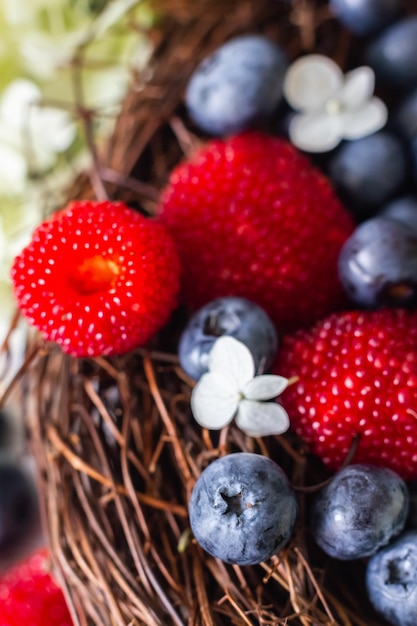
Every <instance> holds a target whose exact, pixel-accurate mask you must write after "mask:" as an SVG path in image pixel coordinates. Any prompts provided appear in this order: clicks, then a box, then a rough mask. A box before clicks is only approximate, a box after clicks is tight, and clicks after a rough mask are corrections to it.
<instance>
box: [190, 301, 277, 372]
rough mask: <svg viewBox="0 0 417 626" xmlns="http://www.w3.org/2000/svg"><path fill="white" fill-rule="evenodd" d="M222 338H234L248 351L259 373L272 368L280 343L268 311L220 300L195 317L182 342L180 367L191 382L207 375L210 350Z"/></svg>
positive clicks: (206, 306)
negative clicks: (191, 379) (225, 336)
mask: <svg viewBox="0 0 417 626" xmlns="http://www.w3.org/2000/svg"><path fill="white" fill-rule="evenodd" d="M222 335H229V336H231V337H234V338H235V339H238V340H239V341H241V342H242V343H244V344H245V345H246V346H247V347H248V348H249V350H250V351H251V353H252V356H253V359H254V361H255V368H256V371H259V370H262V371H266V370H267V369H268V368H269V367H270V366H271V365H272V362H273V359H274V357H275V353H276V351H277V345H278V339H277V333H276V330H275V327H274V325H273V323H272V321H271V320H270V318H269V317H268V315H267V314H266V313H265V311H264V310H263V309H262V308H261V307H259V306H258V305H257V304H255V303H254V302H250V301H249V300H246V298H238V297H234V296H230V297H225V298H217V299H216V300H212V301H211V302H209V303H208V304H206V305H205V306H204V307H202V308H201V309H200V310H199V311H197V312H196V313H195V314H194V315H193V317H192V318H191V319H190V321H189V322H188V324H187V326H186V328H185V330H184V332H183V333H182V335H181V338H180V342H179V346H178V354H179V359H180V363H181V367H182V368H183V370H184V371H185V372H186V373H187V374H188V375H189V376H191V378H194V380H199V378H201V376H202V375H203V374H204V373H205V372H207V362H208V356H209V353H210V350H211V349H212V347H213V344H214V342H215V341H216V339H217V338H218V337H221V336H222Z"/></svg>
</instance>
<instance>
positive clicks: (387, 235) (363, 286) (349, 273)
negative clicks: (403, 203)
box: [338, 216, 417, 309]
mask: <svg viewBox="0 0 417 626" xmlns="http://www.w3.org/2000/svg"><path fill="white" fill-rule="evenodd" d="M338 267H339V277H340V281H341V283H342V285H343V287H344V289H345V291H346V293H347V294H348V296H349V298H350V299H351V300H352V301H353V302H355V303H356V304H358V305H360V306H363V307H366V308H371V309H372V308H378V307H381V306H406V305H411V304H414V303H415V302H416V300H417V297H416V296H417V230H413V229H411V228H410V227H409V226H407V225H405V224H403V223H401V222H400V221H397V220H394V219H392V218H389V217H380V216H377V217H374V218H373V219H370V220H367V221H365V222H363V223H362V224H360V225H359V226H358V227H357V228H356V229H355V231H354V232H353V234H352V235H351V236H350V237H349V239H348V240H347V241H346V242H345V244H344V245H343V247H342V249H341V252H340V255H339V265H338Z"/></svg>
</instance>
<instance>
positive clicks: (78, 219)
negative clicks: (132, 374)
mask: <svg viewBox="0 0 417 626" xmlns="http://www.w3.org/2000/svg"><path fill="white" fill-rule="evenodd" d="M11 276H12V282H13V286H14V291H15V295H16V299H17V303H18V306H19V308H20V310H21V311H22V313H23V314H24V315H25V316H26V317H27V319H28V321H29V322H30V323H31V324H32V325H33V326H35V327H36V328H37V329H38V330H40V331H41V332H42V333H43V334H44V336H45V337H46V339H49V340H52V341H55V342H57V343H58V344H60V345H61V347H62V349H63V350H64V351H65V352H67V353H68V354H71V355H74V356H98V355H100V354H106V355H111V354H122V353H124V352H127V351H129V350H132V349H133V348H136V347H138V346H141V345H144V344H145V343H146V342H147V341H148V340H149V339H150V338H151V337H152V336H153V335H154V334H155V333H156V332H157V331H158V330H159V329H160V328H161V327H162V326H163V325H164V324H165V322H166V321H167V320H168V318H169V315H170V313H171V312H172V310H173V308H174V307H175V305H176V300H177V293H178V289H179V261H178V256H177V253H176V250H175V246H174V243H173V241H172V238H171V237H170V235H169V233H168V232H167V231H166V229H165V227H164V226H163V225H162V224H160V223H158V222H157V221H155V220H152V219H147V218H145V217H143V216H142V215H140V214H139V213H137V212H135V211H133V210H132V209H129V208H128V207H127V206H125V205H124V204H122V203H120V202H118V203H111V202H107V201H106V202H90V201H76V202H73V203H71V204H70V205H69V206H68V207H67V208H65V209H64V210H63V211H60V212H58V213H56V214H55V215H54V216H53V217H52V218H51V219H50V220H48V221H46V222H44V223H43V224H41V225H40V226H39V227H38V228H37V229H36V230H35V232H34V234H33V237H32V241H31V242H30V243H29V245H28V246H27V247H26V248H25V249H24V250H23V251H22V252H21V254H19V255H18V256H17V257H16V259H15V261H14V264H13V267H12V273H11Z"/></svg>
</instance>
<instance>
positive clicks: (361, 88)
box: [336, 65, 375, 109]
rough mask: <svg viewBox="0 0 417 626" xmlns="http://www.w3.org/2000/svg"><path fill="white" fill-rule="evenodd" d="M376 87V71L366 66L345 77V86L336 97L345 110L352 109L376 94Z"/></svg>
mask: <svg viewBox="0 0 417 626" xmlns="http://www.w3.org/2000/svg"><path fill="white" fill-rule="evenodd" d="M374 87H375V74H374V71H373V70H372V69H371V68H370V67H368V66H366V65H364V66H362V67H357V68H356V69H354V70H352V71H351V72H348V73H347V74H346V75H345V84H344V85H343V87H341V89H340V90H339V92H338V94H337V96H336V97H337V99H339V100H340V102H341V104H342V105H343V107H344V108H347V109H352V108H355V107H357V106H358V105H360V104H362V103H364V102H366V101H367V100H369V98H370V97H371V96H372V94H373V93H374Z"/></svg>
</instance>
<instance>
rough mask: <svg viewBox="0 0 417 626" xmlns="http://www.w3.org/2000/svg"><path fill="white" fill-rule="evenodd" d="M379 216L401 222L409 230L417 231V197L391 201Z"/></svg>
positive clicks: (405, 197)
mask: <svg viewBox="0 0 417 626" xmlns="http://www.w3.org/2000/svg"><path fill="white" fill-rule="evenodd" d="M379 215H380V216H381V217H389V218H390V219H392V220H396V221H397V222H401V224H404V226H406V227H407V228H411V229H412V230H413V231H417V197H416V196H411V195H410V196H401V197H400V198H396V199H395V200H391V202H389V203H388V204H386V205H384V206H383V207H382V209H381V211H380V212H379Z"/></svg>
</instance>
